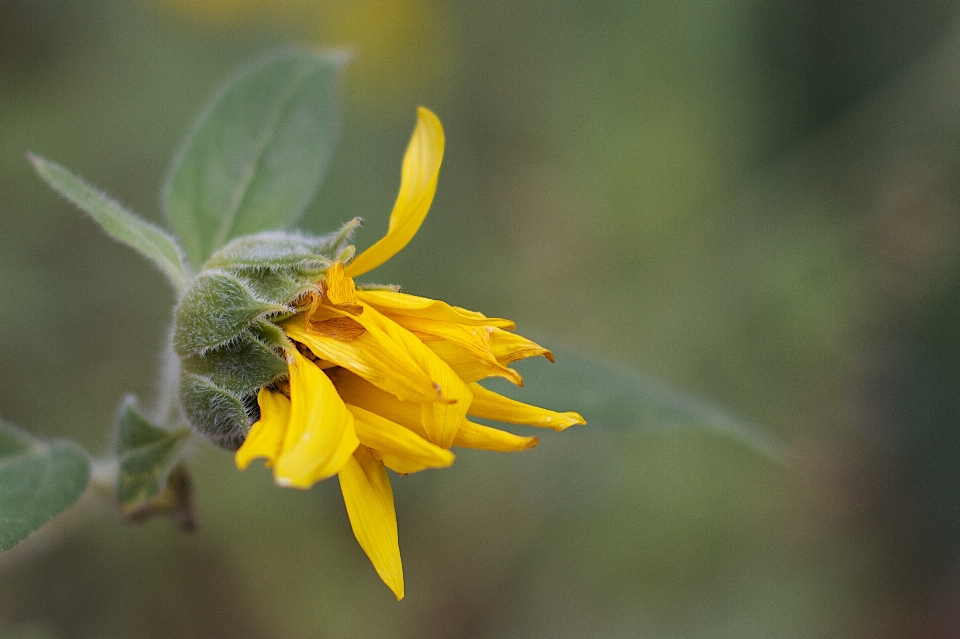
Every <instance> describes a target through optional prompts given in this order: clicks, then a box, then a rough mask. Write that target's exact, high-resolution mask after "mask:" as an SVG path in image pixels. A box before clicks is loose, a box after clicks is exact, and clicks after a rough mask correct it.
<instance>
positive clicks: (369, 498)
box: [337, 446, 403, 600]
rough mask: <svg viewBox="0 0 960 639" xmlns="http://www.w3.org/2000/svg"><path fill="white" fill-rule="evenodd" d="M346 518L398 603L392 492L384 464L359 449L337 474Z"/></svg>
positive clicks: (400, 591)
mask: <svg viewBox="0 0 960 639" xmlns="http://www.w3.org/2000/svg"><path fill="white" fill-rule="evenodd" d="M337 477H338V478H339V479H340V492H342V493H343V503H344V504H345V505H346V507H347V516H348V517H349V518H350V526H351V528H353V534H354V536H355V537H356V538H357V541H358V542H359V543H360V547H361V548H363V551H364V552H365V553H367V557H369V558H370V562H371V563H372V564H373V567H374V568H375V569H376V571H377V574H379V575H380V578H381V579H383V582H384V583H385V584H387V586H389V587H390V590H392V591H393V594H395V595H396V596H397V600H400V599H403V565H402V563H401V562H400V540H399V536H398V535H397V514H396V510H395V509H394V505H393V489H392V488H391V487H390V478H389V477H388V476H387V471H386V469H385V468H384V466H383V463H382V462H381V461H380V460H378V459H377V458H376V457H375V456H374V455H373V453H372V452H371V451H370V449H369V448H367V447H366V446H360V447H359V448H357V450H356V452H354V454H353V455H352V456H351V457H350V458H349V459H348V460H347V462H346V464H344V466H343V467H342V468H341V469H340V472H339V473H338V474H337Z"/></svg>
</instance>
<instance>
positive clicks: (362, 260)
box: [346, 107, 444, 277]
mask: <svg viewBox="0 0 960 639" xmlns="http://www.w3.org/2000/svg"><path fill="white" fill-rule="evenodd" d="M443 143H444V139H443V127H442V126H441V125H440V120H439V119H438V118H437V116H436V115H434V114H433V112H431V111H430V110H429V109H426V108H424V107H420V108H419V109H418V110H417V126H416V128H415V129H414V130H413V137H411V138H410V144H409V145H408V146H407V152H406V154H404V156H403V168H402V169H401V176H400V193H399V194H398V195H397V201H396V203H395V204H394V205H393V212H392V213H390V228H389V230H388V231H387V234H386V235H385V236H384V237H383V238H382V239H381V240H380V241H378V242H377V243H376V244H374V245H373V246H371V247H370V248H368V249H367V250H366V251H364V252H363V253H361V254H360V255H358V256H357V257H356V258H354V260H353V261H352V262H351V263H350V264H349V265H348V266H347V268H346V274H347V275H348V276H349V277H356V276H357V275H361V274H363V273H366V272H367V271H369V270H372V269H374V268H376V267H378V266H380V265H381V264H383V263H384V262H386V261H387V260H389V259H390V258H391V257H393V256H394V255H396V254H397V253H398V252H399V251H400V249H402V248H403V247H404V246H406V245H407V243H408V242H409V241H410V240H411V239H412V238H413V236H414V235H416V233H417V230H418V229H419V228H420V225H421V224H422V223H423V219H424V218H425V217H426V216H427V211H428V210H430V204H431V203H432V202H433V195H434V193H436V191H437V176H438V175H439V174H440V162H441V161H442V160H443Z"/></svg>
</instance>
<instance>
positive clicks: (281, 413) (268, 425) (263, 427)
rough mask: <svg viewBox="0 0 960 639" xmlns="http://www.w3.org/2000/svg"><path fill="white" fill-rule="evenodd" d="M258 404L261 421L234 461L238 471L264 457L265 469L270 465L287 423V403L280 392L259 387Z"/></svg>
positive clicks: (288, 404) (288, 403) (278, 448)
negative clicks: (265, 460) (265, 461)
mask: <svg viewBox="0 0 960 639" xmlns="http://www.w3.org/2000/svg"><path fill="white" fill-rule="evenodd" d="M257 404H259V405H260V419H259V420H258V421H257V423H256V424H254V425H253V427H252V428H251V429H250V432H249V433H248V434H247V438H246V439H245V440H243V445H242V446H240V448H239V449H238V450H237V453H236V455H234V458H233V459H234V461H235V462H236V463H237V468H239V469H240V470H243V469H245V468H246V467H247V466H249V465H250V462H252V461H253V460H254V459H256V458H258V457H265V458H266V459H267V466H273V464H274V462H275V461H276V459H277V455H279V454H280V446H281V445H282V444H283V436H284V435H285V434H286V432H287V424H288V423H289V422H290V400H289V399H287V397H286V395H284V394H283V393H280V392H277V391H273V390H268V389H266V388H261V389H260V392H259V393H257Z"/></svg>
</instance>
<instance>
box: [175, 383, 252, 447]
mask: <svg viewBox="0 0 960 639" xmlns="http://www.w3.org/2000/svg"><path fill="white" fill-rule="evenodd" d="M256 401H257V398H256V395H254V394H250V395H241V394H237V393H233V392H231V391H229V390H227V389H225V388H223V387H222V386H220V385H218V384H216V383H215V382H214V381H213V380H212V379H210V378H209V377H206V376H203V375H197V374H196V373H188V372H186V371H184V372H183V373H182V374H181V375H180V405H181V406H182V407H183V412H184V414H185V415H186V417H187V419H188V420H189V421H190V424H191V426H193V429H194V430H195V431H197V432H198V433H200V434H201V435H203V436H204V437H207V438H208V439H210V440H211V441H212V442H213V443H214V444H216V445H217V446H220V447H221V448H224V449H226V450H231V451H232V450H236V449H238V448H240V444H242V443H243V440H244V438H245V437H246V436H247V432H248V431H249V430H250V425H251V424H252V423H253V422H252V419H251V417H250V415H249V414H248V412H247V407H246V406H247V405H249V406H250V410H251V412H253V411H254V407H255V406H256Z"/></svg>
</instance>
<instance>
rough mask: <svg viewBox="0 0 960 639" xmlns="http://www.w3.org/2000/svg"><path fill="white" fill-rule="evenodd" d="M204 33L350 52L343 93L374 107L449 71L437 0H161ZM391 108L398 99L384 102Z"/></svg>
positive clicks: (418, 89)
mask: <svg viewBox="0 0 960 639" xmlns="http://www.w3.org/2000/svg"><path fill="white" fill-rule="evenodd" d="M159 3H160V4H161V6H163V7H166V8H167V9H169V10H170V11H172V12H173V13H175V14H176V15H178V16H180V17H181V18H183V19H186V20H189V21H191V22H194V23H197V24H200V25H202V26H204V27H205V28H208V29H230V30H249V31H256V32H258V33H259V32H264V31H266V32H267V33H271V34H274V35H277V36H279V37H281V38H284V39H287V40H294V41H298V42H301V43H304V44H314V45H317V46H334V47H343V48H345V49H347V50H349V51H351V52H352V53H353V54H354V62H353V64H351V65H350V66H349V67H348V68H347V69H346V71H345V73H346V76H347V78H348V82H347V83H346V84H347V91H346V96H347V98H348V99H351V100H353V101H355V102H357V103H358V104H359V105H361V106H363V107H365V108H367V109H371V110H378V109H379V108H382V106H381V105H383V104H384V103H385V102H384V100H383V96H384V95H394V96H396V94H402V95H409V96H411V97H413V96H416V95H422V93H423V89H424V88H425V87H426V86H430V85H431V84H432V83H434V82H436V81H437V79H438V78H439V77H441V76H442V75H444V74H445V73H446V72H447V64H448V61H449V60H450V57H451V56H450V55H449V53H450V51H449V46H448V33H449V32H450V30H451V29H450V27H449V22H450V21H449V20H448V19H447V17H446V15H445V13H444V8H443V7H442V5H441V4H440V3H438V2H436V1H435V0H210V1H207V0H159ZM388 103H390V104H396V101H394V100H391V101H388Z"/></svg>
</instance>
